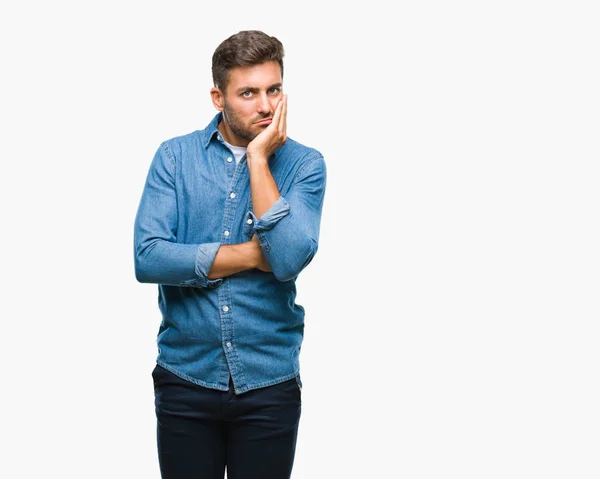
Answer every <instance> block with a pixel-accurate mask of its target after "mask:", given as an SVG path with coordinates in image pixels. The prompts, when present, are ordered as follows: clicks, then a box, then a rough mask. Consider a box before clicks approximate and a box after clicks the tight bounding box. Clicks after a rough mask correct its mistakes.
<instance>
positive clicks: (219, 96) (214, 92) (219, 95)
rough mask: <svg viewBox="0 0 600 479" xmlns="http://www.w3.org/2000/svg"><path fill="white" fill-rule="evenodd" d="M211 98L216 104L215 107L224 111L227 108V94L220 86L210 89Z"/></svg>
mask: <svg viewBox="0 0 600 479" xmlns="http://www.w3.org/2000/svg"><path fill="white" fill-rule="evenodd" d="M210 98H211V100H212V102H213V105H215V108H216V109H217V110H219V111H223V109H224V108H225V95H223V92H222V91H221V90H220V89H219V88H211V89H210Z"/></svg>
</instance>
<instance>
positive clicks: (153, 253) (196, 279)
mask: <svg viewBox="0 0 600 479" xmlns="http://www.w3.org/2000/svg"><path fill="white" fill-rule="evenodd" d="M219 247H220V244H219V243H203V244H179V243H177V198H176V190H175V160H174V158H173V156H172V154H171V153H170V150H169V148H168V146H167V145H166V144H165V143H162V144H161V145H160V147H159V148H158V150H157V152H156V154H155V155H154V159H153V160H152V164H151V165H150V170H149V171H148V176H147V177H146V184H145V186H144V191H143V193H142V198H141V200H140V204H139V207H138V211H137V215H136V218H135V226H134V260H135V276H136V279H137V280H138V281H140V282H142V283H157V284H164V285H170V286H188V287H198V288H206V287H216V286H218V285H219V284H221V283H222V281H223V279H222V278H217V279H208V272H209V271H210V268H211V266H212V263H213V261H214V259H215V256H216V254H217V251H218V250H219Z"/></svg>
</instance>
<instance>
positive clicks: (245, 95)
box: [242, 90, 252, 98]
mask: <svg viewBox="0 0 600 479" xmlns="http://www.w3.org/2000/svg"><path fill="white" fill-rule="evenodd" d="M242 96H243V97H244V98H250V97H251V96H252V92H251V91H250V90H246V91H245V92H242Z"/></svg>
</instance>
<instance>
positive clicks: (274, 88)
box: [269, 86, 281, 95]
mask: <svg viewBox="0 0 600 479" xmlns="http://www.w3.org/2000/svg"><path fill="white" fill-rule="evenodd" d="M280 91H281V87H278V86H274V87H273V88H269V93H270V94H271V95H277V94H278V93H279V92H280Z"/></svg>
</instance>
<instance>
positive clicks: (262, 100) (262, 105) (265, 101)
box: [256, 94, 271, 115]
mask: <svg viewBox="0 0 600 479" xmlns="http://www.w3.org/2000/svg"><path fill="white" fill-rule="evenodd" d="M256 110H257V111H258V113H261V114H263V115H264V114H270V113H271V103H270V102H269V97H268V96H267V95H266V94H262V95H260V96H259V97H258V100H257V105H256Z"/></svg>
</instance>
